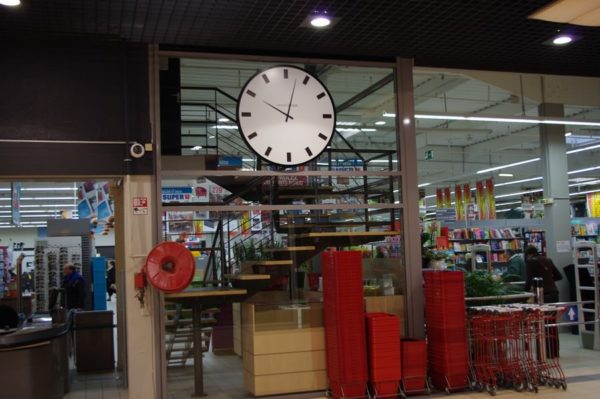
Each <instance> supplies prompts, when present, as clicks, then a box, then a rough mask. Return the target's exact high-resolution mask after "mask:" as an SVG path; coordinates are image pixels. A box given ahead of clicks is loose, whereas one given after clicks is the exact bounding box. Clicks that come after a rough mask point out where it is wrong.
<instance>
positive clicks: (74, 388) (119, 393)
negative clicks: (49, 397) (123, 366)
mask: <svg viewBox="0 0 600 399" xmlns="http://www.w3.org/2000/svg"><path fill="white" fill-rule="evenodd" d="M118 378H119V374H118V373H116V372H115V373H102V374H75V375H74V376H73V380H72V381H71V392H70V393H69V394H68V395H66V396H65V397H64V399H128V394H127V389H123V388H120V386H121V381H119V379H118Z"/></svg>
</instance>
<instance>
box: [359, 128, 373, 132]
mask: <svg viewBox="0 0 600 399" xmlns="http://www.w3.org/2000/svg"><path fill="white" fill-rule="evenodd" d="M360 130H362V131H363V132H376V131H377V129H373V128H364V127H363V128H361V129H360Z"/></svg>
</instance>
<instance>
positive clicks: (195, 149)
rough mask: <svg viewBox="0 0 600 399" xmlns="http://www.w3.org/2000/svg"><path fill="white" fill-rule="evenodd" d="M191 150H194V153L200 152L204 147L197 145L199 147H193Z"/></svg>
mask: <svg viewBox="0 0 600 399" xmlns="http://www.w3.org/2000/svg"><path fill="white" fill-rule="evenodd" d="M191 149H192V151H198V150H201V149H202V146H201V145H197V146H194V147H192V148H191Z"/></svg>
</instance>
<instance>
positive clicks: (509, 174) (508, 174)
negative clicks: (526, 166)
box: [498, 173, 514, 177]
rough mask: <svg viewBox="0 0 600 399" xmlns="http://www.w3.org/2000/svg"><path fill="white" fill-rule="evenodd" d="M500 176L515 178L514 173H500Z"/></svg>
mask: <svg viewBox="0 0 600 399" xmlns="http://www.w3.org/2000/svg"><path fill="white" fill-rule="evenodd" d="M498 176H500V177H513V176H514V175H513V174H512V173H498Z"/></svg>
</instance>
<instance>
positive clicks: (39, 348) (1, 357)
mask: <svg viewBox="0 0 600 399" xmlns="http://www.w3.org/2000/svg"><path fill="white" fill-rule="evenodd" d="M72 315H73V313H68V314H67V316H66V317H65V318H63V320H62V321H60V322H54V323H53V322H52V318H51V317H50V316H49V315H36V316H35V317H34V318H32V319H31V320H29V321H25V322H23V323H22V324H21V325H20V326H18V327H17V328H12V329H4V330H0V376H2V377H1V378H2V381H3V383H2V386H1V387H0V399H62V398H63V397H64V395H65V394H66V393H68V392H69V358H68V354H69V332H70V330H71V325H72Z"/></svg>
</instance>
